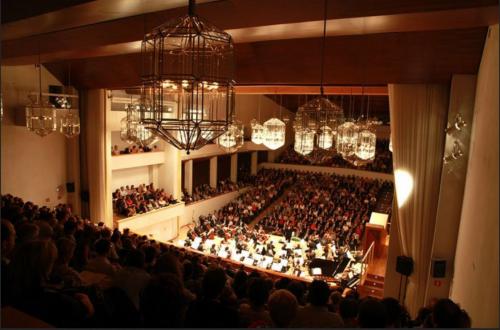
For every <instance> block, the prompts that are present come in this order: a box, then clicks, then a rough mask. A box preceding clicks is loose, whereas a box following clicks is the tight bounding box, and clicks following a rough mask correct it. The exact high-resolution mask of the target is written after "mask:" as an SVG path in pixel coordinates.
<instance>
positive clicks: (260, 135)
mask: <svg viewBox="0 0 500 330" xmlns="http://www.w3.org/2000/svg"><path fill="white" fill-rule="evenodd" d="M252 142H253V143H255V144H262V143H263V142H264V126H262V125H261V124H259V123H256V124H254V125H253V126H252Z"/></svg>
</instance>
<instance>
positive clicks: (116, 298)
mask: <svg viewBox="0 0 500 330" xmlns="http://www.w3.org/2000/svg"><path fill="white" fill-rule="evenodd" d="M1 211H2V230H1V231H2V282H3V283H2V288H4V290H2V308H7V307H8V308H10V309H14V310H19V311H21V312H24V313H27V314H29V315H31V316H33V317H35V318H37V319H40V320H41V321H43V322H46V323H48V324H50V325H53V326H59V327H180V326H186V327H238V326H240V327H264V326H272V327H342V326H345V327H358V326H359V327H409V326H422V325H424V326H426V327H467V326H470V325H471V320H470V319H469V317H468V316H467V313H466V312H465V311H463V310H461V309H460V307H459V306H458V305H456V304H455V303H453V302H452V301H451V300H448V299H442V300H439V301H436V302H435V303H434V304H433V305H432V306H426V307H424V308H422V309H421V311H420V313H419V315H418V317H417V318H416V319H415V320H410V318H409V316H408V314H407V313H406V312H405V309H404V307H403V306H401V305H400V304H399V303H398V301H397V300H395V299H393V298H385V299H383V300H377V299H373V298H363V299H361V298H360V297H359V295H358V294H357V292H356V291H350V290H341V289H335V290H331V289H330V288H329V287H328V285H327V284H326V283H325V282H323V281H321V280H315V281H313V282H312V283H310V284H306V283H304V282H300V281H296V280H292V279H290V278H286V277H282V278H278V279H273V278H271V277H269V276H268V275H267V274H265V273H263V272H258V271H255V270H254V271H252V272H247V271H245V270H244V269H243V268H240V269H234V268H231V267H228V266H227V265H226V264H225V263H223V262H222V261H221V260H220V259H218V258H213V257H208V256H201V255H199V254H197V253H194V252H188V251H186V250H184V249H181V248H176V247H173V246H172V245H167V244H164V243H160V242H155V241H152V240H148V238H147V237H145V236H138V235H135V234H133V233H130V232H128V231H127V230H124V232H123V233H121V232H119V231H118V230H117V229H115V230H111V229H109V228H106V227H105V226H104V225H103V224H102V223H100V224H94V223H92V222H91V221H89V220H87V219H82V218H80V217H78V216H75V215H73V214H71V210H70V209H69V207H68V206H67V205H58V206H57V207H56V208H55V209H49V208H47V207H40V206H37V205H34V204H33V203H30V202H24V201H23V200H22V199H20V198H16V197H13V196H11V195H5V196H2V209H1ZM5 289H6V290H5ZM3 315H4V316H5V315H7V317H8V315H9V314H8V313H5V314H3Z"/></svg>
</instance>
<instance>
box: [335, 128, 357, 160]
mask: <svg viewBox="0 0 500 330" xmlns="http://www.w3.org/2000/svg"><path fill="white" fill-rule="evenodd" d="M358 131H359V127H358V125H357V124H356V123H354V122H352V121H347V122H345V123H343V124H342V125H340V126H339V127H338V128H337V152H338V153H340V154H341V155H342V157H343V158H344V159H346V158H348V157H351V156H353V155H354V154H355V152H356V148H357V145H358V135H359V134H358Z"/></svg>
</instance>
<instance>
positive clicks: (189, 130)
mask: <svg viewBox="0 0 500 330" xmlns="http://www.w3.org/2000/svg"><path fill="white" fill-rule="evenodd" d="M195 5H196V3H195V0H189V11H188V14H187V15H185V16H182V17H180V18H177V19H174V20H172V21H169V22H167V23H165V24H162V25H160V26H158V27H156V28H155V29H153V31H151V32H150V33H148V34H146V35H145V36H144V39H143V41H142V51H141V55H142V63H143V75H142V82H143V85H144V87H145V88H144V92H145V93H148V94H150V96H151V101H152V104H151V108H150V109H149V110H148V109H145V108H141V110H140V121H141V123H142V124H144V125H145V127H146V128H148V129H151V130H152V131H153V132H154V133H155V134H156V135H158V136H159V137H160V138H162V139H164V140H165V141H167V142H168V143H170V144H172V145H173V146H175V147H176V148H178V149H183V150H186V151H187V153H189V151H190V150H196V149H199V148H201V147H203V146H204V145H206V144H207V143H209V142H211V141H213V140H214V139H216V138H217V137H219V136H220V135H222V134H223V133H224V132H225V131H226V130H227V129H228V125H229V124H230V123H231V115H232V113H233V109H234V90H233V85H234V81H233V75H234V73H233V71H234V68H233V66H234V65H233V42H232V39H231V36H230V35H229V34H227V33H226V32H224V31H222V30H221V29H219V28H217V27H215V26H213V25H211V24H209V23H207V22H204V21H202V20H201V19H200V18H199V17H198V16H197V15H196V14H195ZM167 100H172V101H174V102H176V103H177V105H178V106H177V109H176V110H175V111H173V112H172V111H169V107H168V106H166V101H167Z"/></svg>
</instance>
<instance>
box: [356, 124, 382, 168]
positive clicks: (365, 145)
mask: <svg viewBox="0 0 500 330" xmlns="http://www.w3.org/2000/svg"><path fill="white" fill-rule="evenodd" d="M374 131H375V129H374V127H373V126H372V125H370V124H368V125H366V126H365V127H362V128H361V131H360V132H359V133H358V144H357V146H356V152H355V154H356V157H357V158H359V159H360V160H362V161H367V162H371V161H373V160H374V159H375V148H376V146H377V135H376V134H375V132H374Z"/></svg>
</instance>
